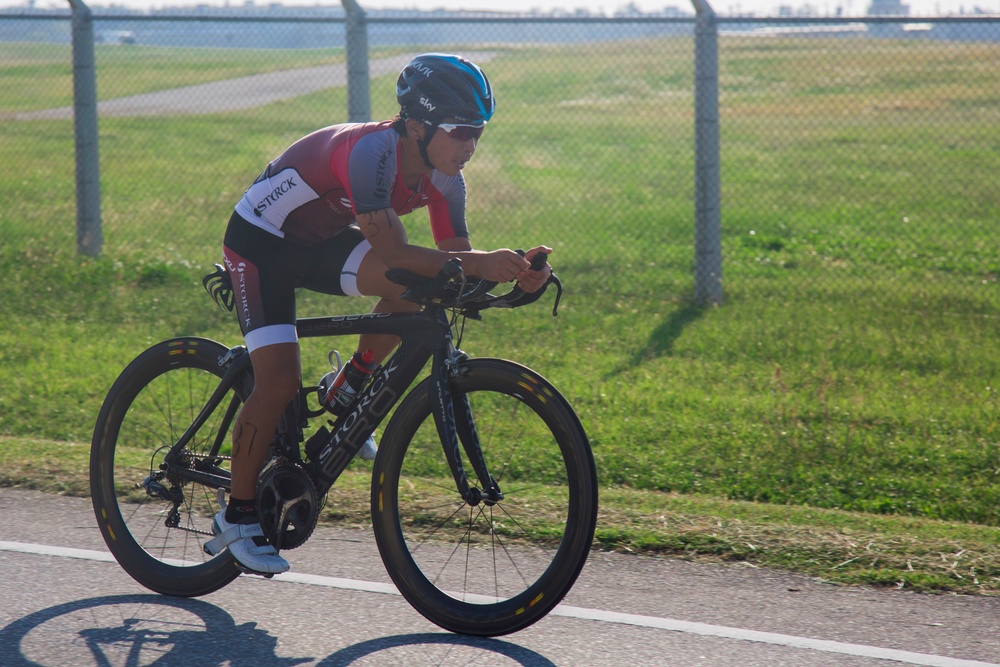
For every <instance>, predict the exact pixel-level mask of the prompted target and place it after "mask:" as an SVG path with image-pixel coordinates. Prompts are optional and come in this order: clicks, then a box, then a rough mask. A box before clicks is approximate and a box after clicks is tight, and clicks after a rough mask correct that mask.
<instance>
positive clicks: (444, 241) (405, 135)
mask: <svg viewBox="0 0 1000 667" xmlns="http://www.w3.org/2000/svg"><path fill="white" fill-rule="evenodd" d="M396 96H397V100H398V102H399V105H400V111H399V114H398V115H397V116H396V117H395V118H393V119H392V120H387V121H383V122H375V123H355V124H352V123H348V124H342V125H334V126H331V127H326V128H323V129H320V130H317V131H315V132H313V133H312V134H309V135H307V136H305V137H303V138H301V139H299V140H298V141H296V142H295V143H293V144H292V145H291V146H289V147H288V148H287V149H285V151H284V152H283V153H281V154H280V155H279V156H278V157H277V158H275V159H274V160H273V161H272V162H271V163H270V164H269V165H268V166H267V168H266V169H265V170H264V171H263V173H262V174H261V175H260V176H259V177H258V178H257V180H256V181H254V183H253V184H252V185H251V186H250V188H249V189H248V190H247V191H246V193H245V194H244V195H243V197H242V199H240V201H239V203H238V204H237V205H236V207H235V211H234V213H233V215H232V217H231V219H230V221H229V226H228V228H227V230H226V235H225V242H224V247H223V255H224V260H225V265H226V269H227V270H228V272H229V275H230V277H231V279H232V282H233V285H234V292H235V295H236V310H237V313H238V314H239V320H240V327H241V330H242V332H243V335H244V338H245V341H246V347H247V350H248V351H249V352H250V358H251V361H252V363H253V370H254V376H255V383H254V389H253V391H252V393H251V394H250V396H249V397H248V398H247V401H246V403H245V404H244V406H243V409H242V410H241V412H240V414H239V416H238V418H237V421H236V424H235V426H234V430H233V457H232V493H231V496H230V499H229V503H228V505H227V507H225V508H223V510H221V511H220V512H219V513H218V515H217V516H216V517H215V521H214V523H213V530H214V531H215V532H216V534H217V535H221V537H220V538H217V539H216V544H220V543H221V544H225V545H228V547H229V550H230V553H232V555H233V557H234V558H235V559H236V560H237V561H238V562H239V564H240V565H241V566H242V567H243V568H245V569H246V570H248V571H251V572H256V573H263V574H273V573H278V572H284V571H287V570H288V568H289V566H288V562H287V561H286V560H285V559H284V558H282V557H281V556H280V555H279V554H278V552H277V550H275V549H274V547H272V546H271V545H269V544H268V543H267V541H266V540H265V539H264V538H263V536H262V530H261V527H260V524H259V522H258V519H257V510H256V506H255V497H256V487H257V477H258V475H259V473H260V469H261V466H262V465H263V463H264V460H265V459H266V457H267V454H268V449H269V447H270V444H271V440H272V437H273V434H274V432H275V429H276V428H277V424H278V421H279V419H280V417H281V414H282V413H283V411H284V408H285V406H287V405H288V403H289V402H290V401H291V400H292V399H293V398H294V396H295V393H296V391H297V390H298V388H299V386H300V385H301V378H300V376H301V369H300V363H299V345H298V338H297V335H296V330H295V317H296V316H295V289H296V288H299V287H301V288H305V289H308V290H312V291H315V292H321V293H324V294H332V295H342V296H351V295H354V296H360V295H365V296H378V297H380V300H379V301H378V303H377V304H376V305H375V307H374V309H373V311H372V312H375V313H388V312H403V311H413V310H417V309H418V307H417V306H416V304H413V303H410V302H407V301H404V300H402V299H401V298H400V295H401V293H402V291H403V289H402V288H401V287H400V286H399V285H396V284H395V283H392V282H390V281H389V280H388V279H387V278H386V277H385V273H386V270H387V269H389V268H401V269H408V270H410V271H413V272H415V273H418V274H421V275H426V276H428V277H430V276H434V275H435V274H436V273H437V271H438V270H439V269H440V268H441V265H442V264H443V263H444V262H445V261H446V260H447V259H449V258H450V257H458V258H460V259H461V261H462V265H463V267H464V269H465V272H466V273H467V274H469V275H471V276H477V277H480V278H485V279H487V280H492V281H498V282H509V281H512V280H517V281H518V283H519V284H520V287H521V288H522V289H524V290H525V291H528V292H534V291H537V290H538V289H539V288H540V287H541V286H542V285H543V284H544V283H545V281H546V279H547V278H548V276H549V274H550V272H551V269H550V268H549V267H548V265H546V266H545V267H544V268H543V269H541V270H537V271H535V270H531V269H530V267H529V261H530V260H531V258H532V257H534V256H535V255H536V254H537V253H539V252H543V253H546V254H548V253H549V252H551V250H550V249H549V248H547V247H544V246H539V247H536V248H533V249H531V250H529V251H528V252H527V253H526V256H525V257H521V256H520V255H519V254H518V253H516V252H514V251H512V250H508V249H500V250H493V251H491V252H484V251H477V250H474V249H473V248H472V245H471V244H470V241H469V234H468V228H467V226H466V220H465V194H466V192H465V180H464V178H463V176H462V169H463V167H464V166H465V165H466V163H468V161H469V160H470V159H471V158H472V156H473V154H474V153H475V151H476V147H477V145H478V142H479V138H480V136H481V135H482V133H483V129H484V128H485V127H486V123H487V122H488V121H489V120H490V118H491V117H492V116H493V112H494V110H495V108H496V102H495V100H494V97H493V90H492V87H491V85H490V82H489V80H488V79H487V78H486V75H485V74H484V73H483V71H482V70H481V69H480V68H479V67H478V66H476V65H475V64H473V63H471V62H470V61H468V60H466V59H464V58H461V57H459V56H456V55H449V54H439V53H429V54H424V55H420V56H417V57H416V58H414V59H413V60H412V61H411V62H410V63H409V64H408V65H407V66H406V67H405V68H403V71H402V72H401V73H400V75H399V78H398V80H397V83H396ZM423 206H426V207H427V208H428V210H429V216H430V224H431V229H432V232H433V237H434V242H435V245H436V246H437V248H436V249H435V248H425V247H420V246H415V245H412V244H410V243H409V242H408V241H407V236H406V232H405V230H404V229H403V226H402V224H401V223H400V216H401V215H404V214H406V213H409V212H411V211H413V210H414V209H417V208H420V207H423ZM397 343H398V339H396V338H395V337H392V336H376V335H365V336H361V340H360V341H359V345H358V349H359V351H364V350H372V351H373V352H374V353H375V360H376V361H379V362H380V361H381V360H383V359H384V358H386V357H387V356H388V355H389V354H390V353H391V351H392V349H393V348H394V347H395V346H396V344H397ZM375 451H376V450H375V443H374V439H372V438H369V440H368V442H366V443H365V446H364V447H363V448H362V450H361V452H360V454H361V456H362V457H363V458H369V459H370V458H374V456H375Z"/></svg>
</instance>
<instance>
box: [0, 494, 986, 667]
mask: <svg viewBox="0 0 1000 667" xmlns="http://www.w3.org/2000/svg"><path fill="white" fill-rule="evenodd" d="M0 517H2V519H0V521H2V526H3V530H2V531H0V540H2V541H0V566H2V570H0V571H2V574H0V600H2V601H3V603H2V605H0V665H3V666H4V667H16V666H20V665H44V666H45V667H63V666H66V667H69V666H72V667H87V666H89V665H95V666H98V665H100V666H104V665H116V666H117V665H122V666H128V667H139V666H146V665H154V664H155V665H158V666H160V665H185V666H187V665H195V666H199V667H201V666H212V667H216V666H218V667H222V666H224V665H228V666H230V667H251V666H252V667H278V666H280V667H291V666H292V665H304V666H317V667H331V666H333V665H395V664H406V665H413V666H415V667H417V666H420V665H463V666H464V665H473V664H490V665H495V666H498V667H504V666H506V665H523V666H532V667H541V666H547V665H560V666H563V665H570V666H577V665H580V666H587V667H601V666H605V665H606V666H609V667H611V666H614V667H619V666H620V665H631V666H637V667H638V666H646V665H649V666H663V665H670V666H674V665H676V666H684V667H688V666H690V667H695V666H704V667H755V666H757V665H760V666H764V665H766V666H768V667H776V666H795V667H824V666H827V665H831V666H832V665H836V666H847V667H889V666H892V665H895V666H897V667H898V666H899V665H936V666H939V667H974V666H976V665H979V666H982V665H987V664H994V663H1000V599H997V598H985V597H961V596H944V595H941V596H931V595H917V594H912V593H905V592H898V591H877V590H865V589H858V588H838V587H833V586H829V585H824V584H822V583H820V582H817V581H814V580H811V579H807V578H803V577H797V576H791V575H787V574H783V573H778V572H772V571H766V570H761V569H754V568H748V567H744V566H720V565H697V564H693V563H687V562H682V561H675V560H670V559H653V558H642V557H636V556H628V555H622V554H607V553H596V554H594V555H593V557H592V559H591V560H590V561H589V562H588V564H587V567H586V568H585V569H584V572H583V574H582V575H581V578H580V580H579V581H578V583H577V585H576V587H575V588H574V589H573V591H571V593H570V594H569V596H568V597H567V598H566V600H565V601H564V603H563V604H562V605H561V606H560V607H558V608H557V609H556V611H555V612H554V613H553V614H551V615H550V616H549V617H547V618H545V619H543V620H542V621H540V622H539V623H537V624H536V625H534V626H532V627H531V628H528V629H527V630H524V631H522V632H520V633H517V634H514V635H511V636H508V637H504V638H501V639H494V640H486V639H472V638H465V637H459V636H455V635H451V634H448V633H445V632H442V631H440V630H439V629H438V628H436V627H435V626H433V625H431V624H429V623H428V622H426V621H425V620H424V619H423V618H422V617H421V616H419V615H418V614H417V613H416V612H414V611H413V610H412V609H411V608H410V607H409V606H408V605H407V604H406V602H405V601H404V600H403V599H402V598H401V597H400V596H399V595H398V594H396V593H395V590H394V589H393V587H392V586H391V584H390V583H389V579H388V577H387V576H386V574H385V572H384V570H383V568H382V565H381V562H380V561H379V559H378V554H377V551H376V549H375V546H374V541H373V538H372V537H371V534H370V533H369V532H368V531H361V530H357V531H350V530H349V531H343V530H341V531H336V530H331V529H323V528H321V529H318V530H317V531H316V534H314V536H313V537H312V539H311V540H310V541H309V542H308V543H307V544H306V545H304V546H303V547H301V548H300V549H297V550H295V551H292V552H289V554H290V560H291V561H292V566H293V571H292V572H291V573H289V575H287V576H285V578H284V579H282V578H278V577H276V578H275V579H272V580H264V579H260V578H256V577H241V578H240V579H238V580H236V581H235V582H234V583H232V584H231V585H229V586H228V587H226V588H224V589H223V590H221V591H218V592H216V593H213V594H212V595H209V596H206V597H204V598H201V599H192V600H182V599H172V598H166V597H162V596H157V595H153V594H150V593H148V592H147V591H146V590H145V589H143V588H141V587H140V586H139V585H138V584H136V583H135V582H133V581H132V580H131V579H130V578H129V577H128V576H127V575H126V574H125V573H124V572H123V571H122V570H121V568H119V567H118V565H117V563H115V562H114V561H113V560H111V558H110V555H109V554H108V553H107V550H106V548H105V546H104V544H103V542H102V540H101V537H100V535H99V533H98V530H97V528H96V524H95V521H94V518H93V514H92V511H91V509H90V503H89V501H88V500H85V499H79V498H66V497H60V496H49V495H44V494H40V493H35V492H30V491H19V490H11V489H0Z"/></svg>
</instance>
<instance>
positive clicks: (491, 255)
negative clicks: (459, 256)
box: [469, 248, 530, 283]
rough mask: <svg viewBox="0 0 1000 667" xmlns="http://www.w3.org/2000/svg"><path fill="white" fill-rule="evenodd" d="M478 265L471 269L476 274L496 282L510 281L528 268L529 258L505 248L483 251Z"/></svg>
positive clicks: (479, 256) (478, 259) (478, 257)
mask: <svg viewBox="0 0 1000 667" xmlns="http://www.w3.org/2000/svg"><path fill="white" fill-rule="evenodd" d="M476 260H477V261H476V266H475V268H474V269H473V270H470V271H469V273H471V274H472V275H474V276H477V277H479V278H482V279H483V280H490V281H493V282H496V283H509V282H510V281H512V280H516V279H517V277H518V276H519V275H520V274H521V273H524V271H525V270H527V269H528V267H529V266H530V264H529V263H528V260H527V259H525V258H524V257H521V256H520V255H519V254H517V253H516V252H514V251H513V250H508V249H506V248H503V249H501V250H493V251H492V252H486V253H481V254H479V255H478V256H477V257H476Z"/></svg>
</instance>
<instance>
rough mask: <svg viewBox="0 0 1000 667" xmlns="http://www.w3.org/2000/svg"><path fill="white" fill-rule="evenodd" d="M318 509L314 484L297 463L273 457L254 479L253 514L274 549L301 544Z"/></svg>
mask: <svg viewBox="0 0 1000 667" xmlns="http://www.w3.org/2000/svg"><path fill="white" fill-rule="evenodd" d="M320 509H322V505H321V503H320V498H319V494H318V493H317V492H316V486H315V485H314V484H313V482H312V479H310V477H309V474H308V473H307V472H306V471H305V470H304V469H303V468H302V466H301V465H299V464H297V463H291V462H288V461H284V460H280V459H275V460H272V461H271V462H270V463H268V464H267V465H266V466H265V467H264V469H263V470H262V471H261V473H260V477H259V479H258V481H257V514H258V518H259V519H260V525H261V528H263V529H264V535H266V536H267V541H268V542H270V543H271V544H272V545H274V547H275V548H276V549H294V548H296V547H298V546H301V545H302V544H305V542H306V540H308V539H309V536H310V535H312V532H313V529H314V528H316V522H317V521H318V520H319V512H320Z"/></svg>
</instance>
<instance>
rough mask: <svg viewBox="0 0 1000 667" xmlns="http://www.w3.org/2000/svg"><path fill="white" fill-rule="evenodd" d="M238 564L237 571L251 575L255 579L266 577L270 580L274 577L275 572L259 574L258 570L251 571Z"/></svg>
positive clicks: (237, 562)
mask: <svg viewBox="0 0 1000 667" xmlns="http://www.w3.org/2000/svg"><path fill="white" fill-rule="evenodd" d="M235 562H236V569H237V570H239V571H240V573H241V574H251V575H253V576H255V577H264V578H265V579H270V578H271V577H273V576H274V572H258V571H257V570H251V569H250V568H249V567H246V566H245V565H243V564H242V563H240V562H239V561H235Z"/></svg>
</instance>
